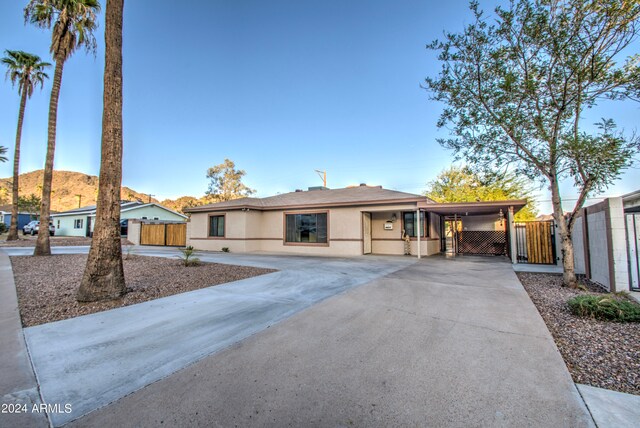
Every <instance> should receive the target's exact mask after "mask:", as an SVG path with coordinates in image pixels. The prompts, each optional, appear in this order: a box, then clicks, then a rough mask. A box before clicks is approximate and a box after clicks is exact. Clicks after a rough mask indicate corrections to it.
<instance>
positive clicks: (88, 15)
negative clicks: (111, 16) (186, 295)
mask: <svg viewBox="0 0 640 428" xmlns="http://www.w3.org/2000/svg"><path fill="white" fill-rule="evenodd" d="M99 11H100V4H99V3H98V1H97V0H31V1H30V2H29V4H28V5H27V7H26V8H25V9H24V17H25V21H30V22H31V23H32V24H35V25H37V26H38V27H41V28H51V24H52V23H53V31H52V36H51V47H50V49H49V50H50V52H51V55H52V56H53V60H54V61H55V63H56V67H55V71H54V73H53V87H52V88H51V100H50V101H49V127H48V137H47V155H46V158H45V163H44V179H43V182H42V206H41V208H40V224H43V225H45V227H44V229H43V230H46V228H47V226H46V225H48V224H49V214H50V211H51V181H52V179H53V155H54V153H55V150H56V124H57V118H58V97H59V96H60V85H61V83H62V69H63V67H64V63H65V61H66V60H67V59H69V57H70V56H71V55H72V54H73V52H75V50H76V49H78V48H79V47H85V48H86V49H87V51H89V52H95V50H96V39H95V37H94V36H93V31H94V30H95V29H96V26H97V23H96V14H97V13H98V12H99ZM49 254H51V247H50V244H49V234H48V233H39V234H38V240H37V242H36V248H35V250H34V252H33V255H34V256H43V255H49Z"/></svg>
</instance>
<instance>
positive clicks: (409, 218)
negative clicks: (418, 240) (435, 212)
mask: <svg viewBox="0 0 640 428" xmlns="http://www.w3.org/2000/svg"><path fill="white" fill-rule="evenodd" d="M427 218H428V217H426V218H425V213H424V212H423V211H420V229H421V233H420V236H421V237H422V238H425V237H427V236H429V234H428V233H427V231H428V230H429V225H428V224H427ZM402 219H403V223H404V231H405V233H406V234H407V235H408V236H409V237H410V238H415V237H417V236H418V234H417V233H416V230H417V229H418V222H417V217H416V213H415V211H410V212H406V213H402Z"/></svg>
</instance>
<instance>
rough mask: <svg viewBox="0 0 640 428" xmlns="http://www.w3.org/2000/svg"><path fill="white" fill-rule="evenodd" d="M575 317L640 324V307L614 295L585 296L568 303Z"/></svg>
mask: <svg viewBox="0 0 640 428" xmlns="http://www.w3.org/2000/svg"><path fill="white" fill-rule="evenodd" d="M567 304H568V305H569V309H571V312H572V313H573V314H575V315H579V316H582V317H591V318H595V319H600V320H609V321H617V322H640V305H638V304H637V303H634V302H631V301H629V300H627V299H626V298H624V297H620V296H616V295H613V294H605V295H602V296H596V295H593V294H585V295H580V296H576V297H572V298H571V299H569V300H568V301H567Z"/></svg>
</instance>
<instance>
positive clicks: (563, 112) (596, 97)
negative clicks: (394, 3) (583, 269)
mask: <svg viewBox="0 0 640 428" xmlns="http://www.w3.org/2000/svg"><path fill="white" fill-rule="evenodd" d="M471 10H472V12H473V14H474V16H475V20H474V22H473V23H472V24H470V25H468V26H466V27H465V29H464V30H463V32H461V33H446V34H445V36H444V39H443V40H440V41H438V40H436V41H435V42H433V43H431V44H430V45H428V48H430V49H432V50H435V51H437V52H439V56H438V58H439V60H440V62H441V63H442V68H441V71H440V73H439V74H438V75H437V76H436V77H429V78H427V79H426V87H427V89H428V90H430V97H431V99H433V100H437V101H440V102H442V103H444V104H445V105H446V107H445V108H444V111H443V112H442V115H441V117H440V119H439V121H438V126H439V127H446V128H447V129H450V132H451V137H450V138H445V139H441V140H439V142H440V144H441V145H443V146H444V147H446V148H449V149H452V150H453V151H454V152H455V154H456V158H458V159H459V158H464V159H465V160H466V162H467V163H468V164H469V165H473V166H474V168H481V169H485V170H492V169H493V170H500V169H503V168H504V167H505V166H507V165H508V166H509V167H510V169H511V170H512V171H514V172H515V173H516V174H518V175H522V176H525V177H528V178H529V179H531V180H539V181H540V182H543V183H546V184H547V185H548V186H549V189H550V192H551V199H552V206H553V214H554V218H555V221H556V223H557V225H558V231H559V235H560V239H561V243H562V262H563V266H564V277H563V283H564V284H565V285H566V286H571V287H574V286H576V284H577V282H576V276H575V271H574V259H573V242H572V240H571V233H572V230H573V226H574V224H575V220H576V215H577V213H578V210H579V209H580V208H581V207H582V205H583V204H584V201H585V199H586V198H587V197H588V196H589V195H590V194H595V193H598V192H601V191H603V190H604V189H605V188H606V187H607V186H608V185H609V184H611V183H612V182H613V181H614V180H615V179H616V178H617V177H619V175H620V173H621V171H623V170H624V169H625V168H628V167H629V166H630V165H631V164H632V158H633V155H634V154H635V153H637V152H638V150H639V144H638V139H637V138H635V137H625V136H624V135H623V134H622V133H621V132H619V131H617V130H616V128H615V123H614V122H613V121H612V120H603V121H602V122H601V123H600V124H599V130H598V131H597V132H596V133H595V134H593V133H589V132H588V131H587V129H585V127H584V125H583V123H582V122H583V118H584V112H585V110H586V109H589V108H591V107H595V106H596V105H597V104H598V102H600V101H601V100H603V99H608V100H623V99H638V96H639V95H640V94H639V89H640V88H639V85H638V77H639V76H640V70H639V67H638V61H639V56H638V55H637V53H636V54H635V55H633V56H630V57H627V58H626V59H625V60H624V61H623V62H622V63H620V60H621V59H624V57H623V55H624V53H625V52H628V51H627V49H632V48H636V49H637V45H633V42H634V41H636V40H637V38H638V34H639V31H640V23H639V17H640V2H638V1H624V0H514V1H512V2H511V3H510V6H509V8H508V9H504V8H501V7H498V8H496V10H495V16H492V17H491V18H488V17H486V16H485V15H484V14H483V12H482V11H481V10H480V8H479V6H478V3H476V2H472V3H471ZM564 179H570V180H572V181H573V184H574V186H575V188H576V189H577V191H578V193H579V197H578V200H577V202H576V204H575V206H574V208H573V210H572V212H571V213H570V214H569V215H568V219H567V220H565V218H564V213H563V209H562V200H561V197H560V187H559V184H560V182H561V181H562V180H564Z"/></svg>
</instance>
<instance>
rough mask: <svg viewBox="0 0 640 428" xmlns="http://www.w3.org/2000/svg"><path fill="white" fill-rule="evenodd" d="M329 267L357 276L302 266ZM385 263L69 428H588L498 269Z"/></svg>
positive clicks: (511, 281)
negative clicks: (372, 274) (363, 280)
mask: <svg viewBox="0 0 640 428" xmlns="http://www.w3.org/2000/svg"><path fill="white" fill-rule="evenodd" d="M258 259H259V258H258ZM284 260H285V263H288V260H287V259H286V258H285V259H284ZM360 260H362V261H360ZM385 262H386V259H375V258H371V259H368V258H362V259H358V263H362V264H361V265H360V266H362V267H363V268H364V269H367V267H365V266H368V268H369V269H373V267H374V266H378V265H380V264H384V263H385ZM331 263H338V265H343V264H344V265H343V266H344V267H345V268H347V269H348V271H349V272H348V275H349V276H350V275H351V274H352V273H353V274H356V275H357V274H358V269H355V268H354V266H352V265H350V263H349V262H348V261H335V262H333V261H323V260H322V259H314V260H313V262H311V264H312V265H318V266H319V267H320V271H319V272H323V271H324V267H326V268H328V269H330V271H332V268H330V265H331ZM387 263H389V262H387ZM300 264H303V263H300ZM392 264H393V267H389V268H388V270H389V271H392V272H389V273H388V274H387V275H386V276H383V277H381V276H379V275H376V276H378V278H377V279H374V280H372V281H371V282H369V283H368V284H366V285H363V286H361V287H357V288H352V289H351V290H349V291H348V292H346V293H342V294H340V295H337V296H334V297H332V298H331V299H326V300H324V301H323V302H321V303H319V304H316V305H314V306H313V307H311V308H309V309H307V310H305V311H302V312H299V313H297V314H295V315H293V316H291V317H290V318H288V319H286V320H284V321H282V322H280V323H278V324H277V325H275V326H272V327H271V328H269V329H266V330H263V331H262V332H261V333H260V334H256V335H253V336H251V337H248V338H246V339H244V340H242V341H241V342H238V343H235V344H234V345H232V346H231V347H229V348H227V349H226V350H223V351H222V352H219V353H217V354H215V355H211V356H209V357H206V358H204V359H202V360H200V361H198V362H197V363H195V364H193V365H190V366H189V367H187V368H185V369H184V370H181V371H179V372H177V373H175V374H173V375H172V376H169V377H166V378H165V379H163V380H160V381H158V382H156V383H153V384H151V385H149V386H147V387H146V388H144V389H141V390H139V391H137V392H135V393H133V394H131V395H129V396H127V397H124V398H122V399H120V400H118V401H117V402H115V403H113V404H111V405H109V406H107V407H104V408H101V409H99V410H97V411H95V412H92V413H90V414H89V415H87V416H85V417H83V418H81V419H79V420H77V421H75V422H74V423H72V425H73V426H136V427H147V426H148V427H151V426H162V425H164V426H465V427H466V426H471V427H480V426H554V427H584V426H587V427H589V426H594V425H593V422H592V419H591V418H590V416H589V415H588V412H587V410H586V408H585V406H584V404H583V402H582V401H581V399H580V397H579V395H578V393H577V390H576V388H575V386H574V384H573V382H572V381H571V378H570V376H569V373H568V371H567V369H566V367H565V365H564V362H563V361H562V358H561V356H560V354H559V353H558V351H557V349H556V347H555V344H554V343H553V340H552V338H551V336H550V334H549V332H548V330H547V328H546V326H545V325H544V323H543V321H542V319H541V318H540V316H539V314H538V312H537V311H536V309H535V307H534V306H533V304H532V303H531V301H530V299H529V298H528V296H527V294H526V292H525V291H524V289H523V288H522V286H521V285H520V283H519V282H518V280H517V278H516V276H515V274H514V273H513V270H512V268H511V266H510V264H509V263H507V262H505V261H500V259H494V258H462V259H457V260H446V259H444V258H427V259H423V260H422V261H420V262H418V263H415V264H411V265H409V266H405V268H404V269H401V270H396V268H397V266H398V265H397V264H396V263H392ZM310 268H311V267H310ZM303 269H304V268H303ZM294 272H299V271H294ZM380 272H381V271H380ZM299 273H300V276H299V278H298V280H300V279H302V278H304V274H303V273H302V272H299ZM306 273H307V274H310V273H311V270H308V271H306ZM327 274H329V272H327ZM314 275H315V274H314ZM319 275H321V273H319ZM323 282H326V281H320V282H318V283H316V284H315V286H319V285H320V284H322V283H323ZM216 288H219V287H216ZM193 301H194V302H195V299H194V300H193ZM189 304H190V303H189ZM216 310H222V308H219V309H216ZM189 312H191V311H189ZM258 312H260V311H258ZM185 313H186V312H185ZM140 316H142V315H141V313H139V314H138V317H140ZM193 316H195V317H196V318H200V317H201V315H199V314H197V313H196V314H194V315H193ZM168 329H169V332H171V331H172V330H173V328H171V327H169V326H168ZM199 330H200V331H203V332H204V331H206V330H211V329H206V328H205V329H199ZM185 333H186V332H185ZM202 334H204V333H202ZM29 337H30V340H32V339H33V337H34V335H33V334H32V333H31V332H29ZM185 343H189V342H188V341H187V342H185ZM166 345H167V346H169V347H170V344H169V343H167V344H166ZM181 351H184V352H187V351H188V349H185V347H182V348H181ZM136 352H138V350H136ZM163 352H164V351H163ZM118 358H125V356H118ZM145 358H146V357H145ZM117 361H118V360H114V361H113V364H114V365H116V364H117ZM85 364H92V359H88V360H87V361H85ZM73 368H80V367H77V366H73ZM142 369H143V370H142V371H139V372H136V373H137V375H138V376H139V377H142V376H144V373H145V370H144V367H142ZM118 370H123V369H122V368H117V369H114V370H113V371H118ZM138 370H140V368H138ZM133 374H134V373H132V374H131V375H132V376H133ZM107 375H108V374H107ZM104 376H105V375H101V376H100V377H104ZM87 381H89V379H87ZM131 381H134V382H135V381H136V379H131ZM79 392H81V391H79Z"/></svg>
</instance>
